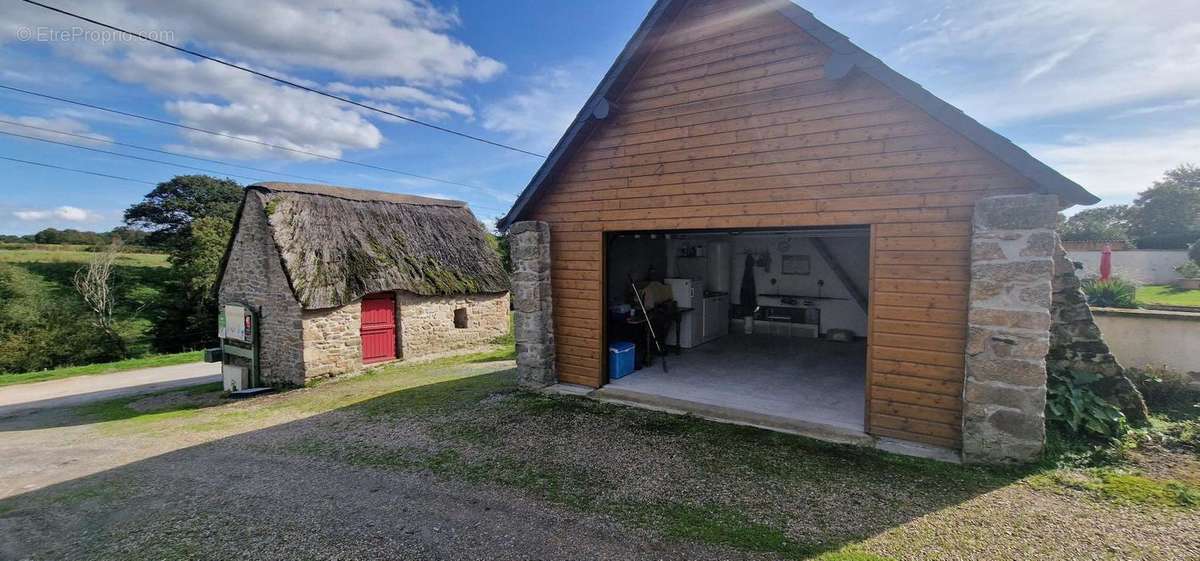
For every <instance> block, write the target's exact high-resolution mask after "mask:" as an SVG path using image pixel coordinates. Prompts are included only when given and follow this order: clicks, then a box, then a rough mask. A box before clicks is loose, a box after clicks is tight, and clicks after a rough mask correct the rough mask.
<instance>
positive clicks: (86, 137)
mask: <svg viewBox="0 0 1200 561" xmlns="http://www.w3.org/2000/svg"><path fill="white" fill-rule="evenodd" d="M0 124H5V125H12V126H17V127H23V128H27V129H32V130H37V131H42V132H49V133H54V134H61V135H63V136H70V137H73V138H79V139H83V140H91V141H95V142H104V143H106V144H113V145H116V146H124V147H126V148H133V149H135V150H144V151H146V152H154V153H157V154H166V155H168V156H175V157H177V158H187V159H189V160H196V161H199V162H208V163H211V164H220V165H223V166H229V167H232V168H241V169H247V170H250V171H257V172H259V173H266V174H270V175H286V176H288V177H295V178H297V179H304V180H307V181H317V182H320V183H333V182H332V181H329V180H328V179H321V178H319V177H309V176H305V175H297V174H294V173H286V172H282V171H275V170H269V169H263V168H256V167H254V166H247V165H242V164H234V163H231V162H225V161H221V160H213V159H209V158H201V157H200V156H189V155H187V154H176V153H175V152H171V151H169V150H159V149H158V148H150V147H148V146H138V145H137V144H129V143H128V142H119V141H116V140H112V139H110V138H105V137H101V136H90V135H86V134H79V133H74V132H70V131H64V130H58V129H52V128H47V127H39V126H36V125H30V124H28V123H21V122H18V121H9V120H8V119H0Z"/></svg>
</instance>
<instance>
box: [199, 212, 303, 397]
mask: <svg viewBox="0 0 1200 561" xmlns="http://www.w3.org/2000/svg"><path fill="white" fill-rule="evenodd" d="M217 299H218V302H219V303H220V305H221V306H224V305H225V304H232V303H238V302H240V303H245V304H249V305H251V306H254V307H256V308H259V310H260V320H259V326H258V327H259V337H260V338H261V339H260V343H261V346H262V348H261V352H260V354H259V359H260V371H261V376H262V379H261V380H260V382H261V383H263V384H266V385H271V386H288V385H298V384H303V383H304V357H303V355H302V348H303V341H302V339H301V332H302V320H301V312H300V302H298V301H297V300H296V297H295V296H294V295H293V294H292V290H291V287H290V286H289V285H288V281H287V276H286V275H285V274H284V272H283V265H282V264H281V261H280V258H279V251H278V250H277V249H276V248H275V241H274V240H273V239H272V238H271V232H270V229H269V227H268V225H267V214H266V209H265V208H264V206H263V200H262V194H260V193H258V192H257V191H250V192H249V193H247V198H246V205H245V207H244V208H243V209H242V216H241V221H240V223H239V225H238V230H237V232H235V234H234V240H233V246H232V248H231V252H230V254H229V259H228V261H227V263H226V267H225V273H224V275H223V277H222V279H221V287H220V289H219V290H218V296H217Z"/></svg>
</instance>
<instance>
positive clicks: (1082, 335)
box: [1046, 243, 1149, 422]
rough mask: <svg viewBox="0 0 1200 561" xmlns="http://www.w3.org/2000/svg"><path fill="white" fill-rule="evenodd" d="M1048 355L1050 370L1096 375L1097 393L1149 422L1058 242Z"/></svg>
mask: <svg viewBox="0 0 1200 561" xmlns="http://www.w3.org/2000/svg"><path fill="white" fill-rule="evenodd" d="M1050 313H1051V319H1052V322H1051V327H1050V352H1049V354H1047V355H1046V362H1047V366H1048V367H1049V368H1050V369H1052V370H1072V371H1077V372H1090V373H1092V374H1099V375H1100V376H1103V379H1102V380H1101V381H1100V382H1098V383H1097V384H1096V385H1095V389H1096V391H1097V393H1099V394H1100V395H1101V396H1102V397H1104V398H1105V399H1107V400H1109V401H1111V402H1113V403H1115V404H1117V406H1118V407H1120V408H1121V411H1122V412H1124V413H1125V417H1126V418H1128V419H1129V420H1130V421H1133V422H1144V421H1147V420H1148V419H1149V412H1148V411H1147V410H1146V402H1145V401H1144V400H1143V399H1142V394H1141V392H1139V391H1138V389H1137V386H1134V385H1133V382H1131V381H1130V380H1129V378H1128V377H1126V376H1125V369H1124V368H1122V367H1121V364H1120V363H1118V362H1117V359H1116V357H1114V356H1113V354H1112V352H1110V351H1109V348H1108V344H1107V343H1105V341H1104V336H1103V335H1102V334H1101V332H1100V327H1099V326H1098V325H1096V321H1095V318H1094V317H1093V316H1092V310H1091V308H1090V307H1089V306H1088V303H1087V296H1086V295H1085V294H1084V293H1083V290H1082V289H1081V288H1080V284H1079V277H1078V276H1077V275H1076V274H1075V264H1074V263H1072V262H1071V261H1070V260H1069V259H1068V258H1067V252H1066V250H1064V249H1063V246H1062V244H1061V243H1059V244H1057V246H1056V248H1055V251H1054V300H1053V304H1052V305H1051V307H1050Z"/></svg>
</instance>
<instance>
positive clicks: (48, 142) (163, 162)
mask: <svg viewBox="0 0 1200 561" xmlns="http://www.w3.org/2000/svg"><path fill="white" fill-rule="evenodd" d="M0 134H3V135H8V136H15V137H17V138H24V139H26V140H36V141H37V142H45V143H47V144H56V145H58V146H66V147H68V148H78V149H79V150H87V151H88V152H96V153H99V154H108V155H109V156H118V157H121V158H129V159H131V160H140V161H143V162H150V163H153V164H163V165H168V166H176V167H181V168H185V169H190V170H195V171H202V172H205V173H215V174H217V175H226V176H233V177H240V178H242V179H249V180H250V181H255V182H258V181H262V179H261V178H258V177H249V176H245V175H238V174H235V173H226V172H223V171H217V170H215V169H208V168H200V167H196V166H189V165H186V164H177V163H175V162H168V161H165V160H155V159H153V158H143V157H141V156H134V155H132V154H122V153H120V152H110V151H108V150H101V149H99V148H92V147H91V146H82V145H79V144H71V143H70V142H59V141H57V140H50V139H48V138H39V137H36V136H29V135H26V134H18V133H15V132H9V131H5V130H0Z"/></svg>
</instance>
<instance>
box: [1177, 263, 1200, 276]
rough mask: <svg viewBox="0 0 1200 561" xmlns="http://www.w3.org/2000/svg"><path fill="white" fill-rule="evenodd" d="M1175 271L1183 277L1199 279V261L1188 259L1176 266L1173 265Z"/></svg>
mask: <svg viewBox="0 0 1200 561" xmlns="http://www.w3.org/2000/svg"><path fill="white" fill-rule="evenodd" d="M1175 272H1176V273H1179V276H1181V277H1183V278H1185V279H1200V263H1197V262H1196V261H1188V262H1187V263H1184V264H1182V265H1180V266H1178V267H1175Z"/></svg>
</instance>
